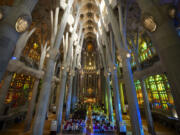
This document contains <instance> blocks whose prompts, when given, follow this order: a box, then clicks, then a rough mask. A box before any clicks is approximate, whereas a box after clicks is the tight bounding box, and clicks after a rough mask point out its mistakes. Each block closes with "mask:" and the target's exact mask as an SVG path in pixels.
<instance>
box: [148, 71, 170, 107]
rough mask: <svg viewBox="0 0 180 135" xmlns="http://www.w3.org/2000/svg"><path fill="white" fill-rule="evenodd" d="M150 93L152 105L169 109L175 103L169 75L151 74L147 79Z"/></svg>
mask: <svg viewBox="0 0 180 135" xmlns="http://www.w3.org/2000/svg"><path fill="white" fill-rule="evenodd" d="M145 82H146V87H147V91H148V93H151V98H152V101H151V102H152V107H153V108H155V109H163V110H168V109H170V107H171V106H172V105H173V98H172V95H171V92H170V86H169V83H168V80H167V77H166V76H165V75H164V74H162V75H155V76H150V77H148V78H147V79H146V80H145Z"/></svg>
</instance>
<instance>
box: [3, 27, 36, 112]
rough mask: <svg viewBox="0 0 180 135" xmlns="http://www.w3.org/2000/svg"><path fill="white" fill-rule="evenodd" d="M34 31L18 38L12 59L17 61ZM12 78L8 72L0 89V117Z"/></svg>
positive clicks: (11, 73) (11, 74)
mask: <svg viewBox="0 0 180 135" xmlns="http://www.w3.org/2000/svg"><path fill="white" fill-rule="evenodd" d="M34 31H35V28H34V29H32V30H31V31H29V32H28V31H26V32H25V33H23V34H22V35H21V37H20V38H19V40H18V41H17V45H16V49H15V52H14V56H13V57H14V59H16V60H19V58H20V56H21V53H22V50H23V49H24V47H25V45H26V43H27V41H28V39H29V38H30V36H31V35H32V34H33V32H34ZM12 76H13V72H8V75H7V76H6V77H5V78H4V84H3V86H2V88H1V89H0V110H1V111H0V115H2V114H3V112H4V111H3V110H4V102H5V98H6V96H7V92H8V89H9V86H10V83H11V80H12Z"/></svg>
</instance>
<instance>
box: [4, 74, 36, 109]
mask: <svg viewBox="0 0 180 135" xmlns="http://www.w3.org/2000/svg"><path fill="white" fill-rule="evenodd" d="M34 80H35V79H34V78H33V77H31V76H28V75H24V74H16V73H14V74H13V77H12V81H11V84H10V87H9V91H8V95H7V97H6V104H11V105H12V107H17V106H21V105H24V104H25V103H26V102H27V101H28V99H31V97H30V96H31V95H32V94H30V95H29V93H30V92H31V90H32V88H33V84H34Z"/></svg>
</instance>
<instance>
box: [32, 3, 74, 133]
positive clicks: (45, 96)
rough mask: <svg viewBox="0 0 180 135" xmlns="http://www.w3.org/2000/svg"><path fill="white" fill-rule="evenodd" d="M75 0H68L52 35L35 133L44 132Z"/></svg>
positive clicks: (34, 127) (34, 126)
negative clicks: (50, 98)
mask: <svg viewBox="0 0 180 135" xmlns="http://www.w3.org/2000/svg"><path fill="white" fill-rule="evenodd" d="M73 2H74V0H69V1H68V4H67V8H66V10H65V12H64V14H63V17H62V19H61V23H60V24H59V26H58V30H57V34H55V35H53V34H52V36H54V37H53V38H54V39H55V41H54V42H52V43H51V46H52V48H51V50H50V58H49V59H48V61H47V69H46V72H45V76H44V80H43V84H42V89H41V93H40V98H39V101H38V108H37V112H36V115H35V120H34V125H33V135H42V134H43V127H44V121H45V116H46V112H47V106H48V102H49V95H50V90H51V81H52V77H53V73H54V67H55V61H56V58H57V55H58V50H59V48H60V45H61V42H62V38H63V34H64V31H65V27H66V24H67V18H68V16H69V13H70V9H71V7H72V4H73ZM55 27H56V26H55ZM63 74H65V75H64V76H66V73H63ZM65 81H66V78H65ZM63 92H64V91H63ZM63 98H64V94H63ZM62 102H63V101H62ZM58 128H59V127H58Z"/></svg>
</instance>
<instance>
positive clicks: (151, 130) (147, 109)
mask: <svg viewBox="0 0 180 135" xmlns="http://www.w3.org/2000/svg"><path fill="white" fill-rule="evenodd" d="M140 82H141V90H142V94H143V100H144V109H145V115H146V121H147V126H148V131H149V133H151V134H152V135H156V132H155V129H154V122H153V118H152V114H151V109H150V104H149V100H148V94H147V90H146V84H145V82H144V78H143V79H142V80H140Z"/></svg>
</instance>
